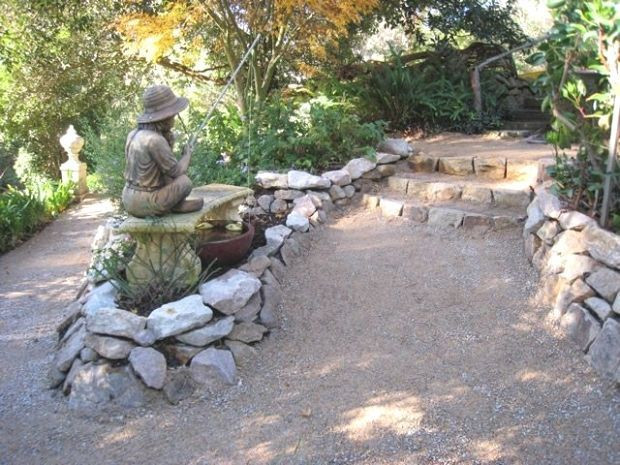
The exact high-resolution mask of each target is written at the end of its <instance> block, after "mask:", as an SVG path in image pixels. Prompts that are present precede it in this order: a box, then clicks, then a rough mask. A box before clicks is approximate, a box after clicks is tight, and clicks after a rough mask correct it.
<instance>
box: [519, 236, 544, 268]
mask: <svg viewBox="0 0 620 465" xmlns="http://www.w3.org/2000/svg"><path fill="white" fill-rule="evenodd" d="M540 244H541V240H540V238H539V237H538V236H536V235H535V234H528V235H527V237H526V238H525V240H524V245H523V247H524V250H525V256H526V257H527V259H528V261H529V262H530V263H532V259H533V258H534V254H535V253H536V251H537V250H538V248H539V247H540Z"/></svg>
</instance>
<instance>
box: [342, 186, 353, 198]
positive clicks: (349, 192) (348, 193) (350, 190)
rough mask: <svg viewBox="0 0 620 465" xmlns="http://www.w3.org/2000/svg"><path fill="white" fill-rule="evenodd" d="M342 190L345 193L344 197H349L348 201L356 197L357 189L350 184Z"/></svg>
mask: <svg viewBox="0 0 620 465" xmlns="http://www.w3.org/2000/svg"><path fill="white" fill-rule="evenodd" d="M342 190H343V191H344V195H346V196H347V199H350V198H352V197H353V196H354V195H355V187H353V186H352V185H351V184H349V185H348V186H344V187H343V188H342Z"/></svg>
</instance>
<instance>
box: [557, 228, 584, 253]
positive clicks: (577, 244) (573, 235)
mask: <svg viewBox="0 0 620 465" xmlns="http://www.w3.org/2000/svg"><path fill="white" fill-rule="evenodd" d="M587 249H588V248H587V247H586V244H585V241H584V236H583V234H582V233H580V232H578V231H573V230H568V231H564V232H562V233H560V234H558V235H557V237H556V238H555V244H554V245H553V247H552V249H551V251H552V253H554V254H558V255H569V254H582V253H584V252H586V251H587Z"/></svg>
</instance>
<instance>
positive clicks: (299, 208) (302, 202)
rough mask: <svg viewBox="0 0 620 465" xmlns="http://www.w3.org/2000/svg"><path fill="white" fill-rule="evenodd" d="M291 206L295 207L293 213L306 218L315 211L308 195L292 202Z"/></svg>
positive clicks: (314, 206)
mask: <svg viewBox="0 0 620 465" xmlns="http://www.w3.org/2000/svg"><path fill="white" fill-rule="evenodd" d="M293 204H294V205H295V207H294V208H293V212H297V213H299V214H300V215H303V216H305V217H306V218H310V217H311V216H312V214H313V213H314V212H315V211H316V205H315V204H314V202H313V201H312V198H311V197H310V196H309V195H304V196H303V197H299V198H298V199H295V200H293Z"/></svg>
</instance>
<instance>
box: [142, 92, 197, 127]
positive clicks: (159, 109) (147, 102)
mask: <svg viewBox="0 0 620 465" xmlns="http://www.w3.org/2000/svg"><path fill="white" fill-rule="evenodd" d="M142 101H143V103H144V113H142V114H141V115H140V116H138V123H153V122H155V121H162V120H164V119H167V118H170V117H171V116H174V115H176V114H178V113H180V112H182V111H183V110H185V109H186V108H187V105H189V101H188V100H187V99H186V98H185V97H177V96H176V95H174V92H172V90H171V89H170V87H168V86H152V87H149V88H148V89H146V90H145V91H144V96H143V97H142Z"/></svg>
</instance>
